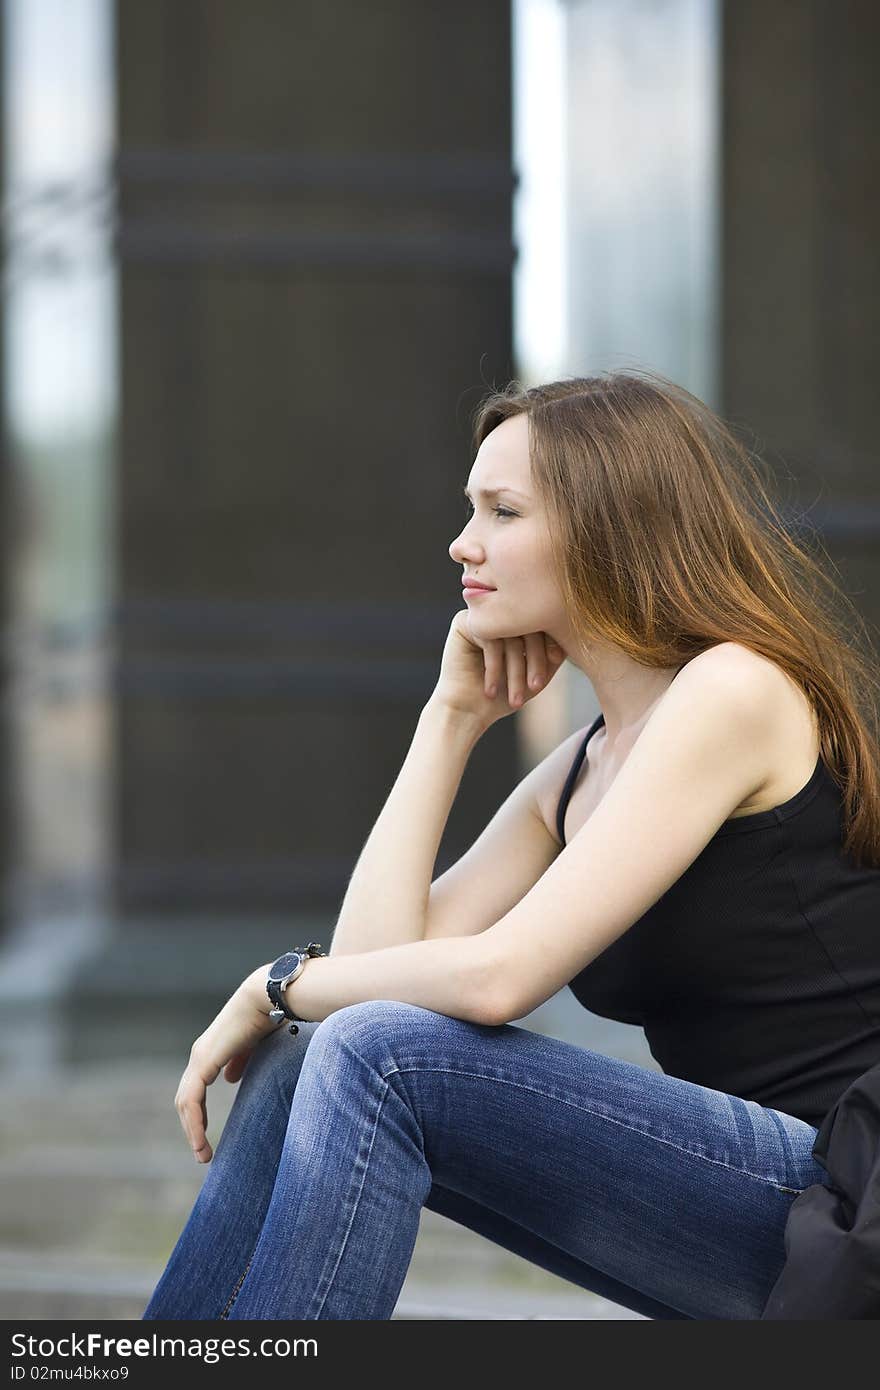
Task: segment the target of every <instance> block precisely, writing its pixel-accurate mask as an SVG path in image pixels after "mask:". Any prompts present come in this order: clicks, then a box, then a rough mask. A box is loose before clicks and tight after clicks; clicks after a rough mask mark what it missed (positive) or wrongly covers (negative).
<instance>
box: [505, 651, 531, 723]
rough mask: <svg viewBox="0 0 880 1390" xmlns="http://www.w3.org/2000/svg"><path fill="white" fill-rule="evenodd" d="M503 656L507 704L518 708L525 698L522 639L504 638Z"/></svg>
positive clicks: (524, 656) (524, 652)
mask: <svg viewBox="0 0 880 1390" xmlns="http://www.w3.org/2000/svg"><path fill="white" fill-rule="evenodd" d="M504 656H505V662H506V666H507V703H508V704H509V705H513V706H515V707H517V708H518V707H519V706H520V705H521V704H522V703H523V701H524V700H525V698H526V649H525V643H524V641H523V638H522V637H508V638H506V639H505V642H504Z"/></svg>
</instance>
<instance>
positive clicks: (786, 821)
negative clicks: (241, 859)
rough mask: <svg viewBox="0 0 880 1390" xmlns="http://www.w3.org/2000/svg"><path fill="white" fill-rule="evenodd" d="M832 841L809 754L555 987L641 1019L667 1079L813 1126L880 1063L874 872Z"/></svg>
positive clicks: (835, 803)
mask: <svg viewBox="0 0 880 1390" xmlns="http://www.w3.org/2000/svg"><path fill="white" fill-rule="evenodd" d="M679 669H681V668H679ZM677 674H678V672H676V675H677ZM604 722H605V721H604V716H603V715H601V714H600V715H599V716H598V718H597V719H596V720H594V722H593V724H592V725H591V726H590V728H589V729H588V730H587V733H586V735H585V737H584V740H583V743H582V744H581V746H580V748H579V749H578V753H577V756H576V757H575V760H574V763H573V764H572V767H571V769H570V771H569V774H568V777H567V778H566V781H565V786H564V788H563V791H562V796H561V797H560V801H559V807H558V811H557V817H556V824H557V828H558V831H559V838H560V839H561V841H562V843H563V845H564V844H565V832H564V828H563V820H564V816H565V810H566V807H567V805H568V801H569V798H570V796H571V791H572V787H573V786H574V782H575V778H576V777H577V774H578V771H579V770H580V767H581V764H582V762H583V760H584V755H585V753H586V748H587V743H588V741H589V740H590V739H591V738H592V736H593V734H594V733H595V732H596V730H597V729H598V728H599V727H600V725H601V724H603V723H604ZM842 842H843V820H842V793H841V792H840V790H839V788H838V786H837V784H836V782H835V781H834V779H833V778H832V776H831V773H830V771H829V770H828V768H827V767H826V766H825V763H824V762H823V760H822V758H821V756H820V757H819V759H818V761H817V763H816V767H815V769H814V770H813V774H812V776H811V777H810V780H809V781H808V782H807V783H806V785H805V786H803V787H801V789H800V791H798V792H795V794H794V796H792V797H790V798H789V799H788V801H784V802H783V803H782V804H781V805H780V806H774V807H773V809H772V810H769V811H757V812H755V813H753V814H750V815H745V816H735V817H733V818H731V819H729V820H726V821H725V822H724V823H723V825H721V826H720V828H719V829H718V830H717V831H716V833H715V834H714V835H713V837H712V839H711V840H710V841H709V843H708V844H707V845H706V846H705V847H704V848H703V850H702V851H701V852H700V854H699V855H698V856H697V858H696V859H695V860H694V861H693V863H692V864H690V865H689V866H688V868H687V869H686V870H685V871H684V873H683V874H682V875H681V876H680V877H679V878H678V879H677V880H676V882H675V883H674V884H673V885H672V887H671V888H669V889H667V891H666V892H665V893H664V894H663V896H662V897H661V898H659V899H658V901H657V902H656V903H654V904H653V906H652V907H650V908H649V909H648V911H647V912H646V913H645V914H644V915H643V916H642V917H640V918H639V920H638V921H637V922H635V923H634V924H633V925H632V926H631V927H630V928H629V929H628V930H627V931H625V932H624V934H623V935H622V936H620V937H618V938H617V940H616V941H613V942H612V943H611V945H610V946H608V947H606V949H605V950H604V951H602V953H601V954H600V955H598V956H597V957H596V959H595V960H593V961H591V962H590V964H589V965H588V966H587V967H586V968H585V969H584V970H582V971H581V972H580V973H579V974H578V975H576V976H575V977H574V979H573V980H571V981H570V982H569V988H570V989H571V991H572V993H573V994H574V995H575V997H576V998H577V999H578V1000H579V1001H580V1003H581V1004H583V1006H584V1007H585V1008H586V1009H589V1010H590V1011H591V1012H592V1013H595V1014H599V1015H601V1016H602V1017H604V1018H612V1019H617V1020H618V1021H619V1022H621V1023H634V1024H639V1025H641V1026H642V1027H643V1028H644V1030H645V1037H646V1039H647V1042H648V1046H649V1048H650V1050H651V1055H652V1056H653V1057H654V1059H655V1061H656V1062H658V1063H659V1065H660V1066H661V1067H662V1068H663V1070H664V1071H665V1072H666V1073H667V1074H668V1075H670V1076H679V1077H681V1078H683V1079H684V1080H686V1081H694V1082H696V1083H698V1084H699V1085H701V1086H709V1087H712V1088H713V1089H715V1090H719V1091H726V1092H727V1093H728V1094H730V1095H736V1096H740V1097H742V1099H744V1100H755V1101H758V1102H759V1103H760V1104H761V1105H766V1106H770V1107H771V1108H772V1109H775V1110H782V1111H785V1112H786V1113H788V1114H790V1115H795V1116H797V1117H798V1118H799V1119H802V1120H806V1122H807V1123H808V1124H811V1125H815V1126H816V1127H817V1128H818V1126H819V1125H820V1124H821V1122H822V1119H823V1118H824V1116H825V1114H826V1112H827V1111H828V1110H829V1109H830V1108H831V1106H832V1105H833V1104H834V1102H835V1101H836V1100H837V1099H838V1098H839V1097H840V1095H841V1094H842V1092H843V1091H844V1090H845V1089H846V1087H847V1086H848V1085H849V1083H850V1082H851V1081H853V1080H854V1079H855V1078H856V1077H857V1076H859V1075H861V1073H862V1072H864V1071H866V1070H867V1069H868V1068H869V1067H870V1066H873V1065H874V1064H875V1063H876V1062H878V1061H880V869H871V868H857V867H856V866H855V865H854V864H853V863H851V862H850V860H849V859H844V858H843V856H842V854H841V845H842ZM637 853H638V845H634V846H633V854H637Z"/></svg>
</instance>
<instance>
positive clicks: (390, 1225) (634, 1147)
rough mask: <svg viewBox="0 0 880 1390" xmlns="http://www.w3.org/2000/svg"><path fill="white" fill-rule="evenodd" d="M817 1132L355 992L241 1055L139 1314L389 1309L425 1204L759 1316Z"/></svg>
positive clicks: (602, 1061) (613, 1282)
mask: <svg viewBox="0 0 880 1390" xmlns="http://www.w3.org/2000/svg"><path fill="white" fill-rule="evenodd" d="M209 1098H210V1093H209ZM816 1133H817V1131H816V1129H815V1128H814V1127H813V1126H812V1125H809V1124H806V1123H804V1121H802V1120H798V1119H795V1118H794V1117H793V1116H791V1115H786V1114H783V1113H781V1112H780V1111H778V1110H771V1109H768V1108H766V1107H764V1106H762V1105H759V1104H758V1103H757V1102H755V1101H746V1100H741V1099H740V1098H739V1097H737V1096H730V1095H726V1094H725V1093H724V1092H722V1091H715V1090H711V1089H709V1088H707V1087H704V1086H698V1085H695V1084H693V1083H692V1082H689V1081H682V1080H680V1079H679V1078H677V1077H674V1076H667V1075H665V1074H664V1073H662V1072H655V1071H652V1070H651V1069H649V1068H646V1067H640V1066H637V1065H635V1064H634V1063H632V1062H624V1061H621V1060H620V1059H618V1058H614V1057H605V1056H603V1055H602V1054H600V1053H597V1052H593V1051H590V1050H588V1049H586V1048H582V1047H576V1046H574V1045H573V1044H571V1043H567V1042H561V1041H559V1040H558V1039H556V1038H551V1037H547V1036H545V1035H544V1034H541V1033H536V1032H532V1031H530V1030H529V1029H526V1028H520V1027H516V1026H514V1025H512V1024H503V1025H500V1026H491V1025H483V1024H477V1023H468V1022H465V1021H464V1020H462V1019H456V1018H449V1017H447V1016H446V1015H445V1014H440V1013H435V1012H434V1011H433V1010H431V1009H424V1008H420V1007H417V1006H416V1005H414V1004H403V1003H398V1002H396V1001H393V1000H381V999H380V1000H371V1001H369V1002H367V1003H361V1004H352V1005H349V1006H348V1007H346V1008H342V1009H338V1010H337V1011H336V1012H335V1013H332V1014H330V1015H328V1017H327V1018H326V1019H324V1020H323V1021H322V1022H321V1023H302V1024H300V1031H299V1034H298V1035H297V1036H296V1037H292V1036H291V1034H290V1033H289V1032H288V1030H287V1027H286V1025H285V1026H284V1027H282V1028H281V1029H280V1030H278V1031H276V1032H275V1033H273V1034H271V1035H270V1036H269V1037H267V1038H265V1039H264V1040H263V1041H262V1042H261V1043H260V1044H259V1045H258V1047H257V1048H256V1050H255V1051H254V1052H253V1053H252V1055H251V1057H250V1059H249V1060H248V1063H247V1066H246V1068H245V1071H244V1074H243V1076H242V1079H241V1081H240V1082H239V1089H238V1092H237V1094H236V1097H235V1101H234V1104H233V1106H232V1109H231V1111H230V1113H229V1117H228V1119H227V1121H226V1125H225V1127H224V1129H223V1132H222V1134H221V1135H220V1138H219V1140H218V1142H217V1144H216V1146H215V1152H214V1157H213V1159H212V1161H211V1163H210V1165H209V1167H208V1169H207V1172H206V1175H205V1179H204V1182H203V1184H202V1188H201V1190H200V1192H199V1196H198V1198H197V1200H196V1202H195V1204H194V1206H193V1209H192V1212H191V1213H190V1216H189V1218H188V1220H187V1223H186V1226H185V1227H184V1230H183V1232H182V1234H181V1235H180V1238H179V1239H178V1241H177V1244H176V1246H175V1247H174V1250H173V1252H172V1254H171V1257H170V1259H169V1261H168V1264H167V1266H166V1268H165V1270H164V1272H163V1274H162V1276H161V1278H160V1280H159V1283H158V1285H157V1286H156V1289H155V1290H154V1292H153V1295H152V1297H151V1299H150V1302H149V1304H148V1306H147V1308H146V1311H145V1312H144V1314H143V1317H144V1318H145V1319H146V1318H159V1319H161V1318H181V1319H189V1318H227V1319H237V1318H267V1319H268V1318H278V1319H310V1318H316V1319H317V1318H331V1319H388V1318H390V1317H391V1314H392V1311H393V1310H394V1307H395V1304H396V1302H397V1299H398V1296H399V1294H400V1289H401V1286H402V1284H403V1281H404V1278H405V1276H406V1272H407V1268H408V1266H409V1263H410V1260H411V1258H412V1252H413V1247H414V1245H415V1241H416V1236H417V1234H418V1227H419V1214H420V1211H421V1208H422V1207H428V1208H429V1209H430V1210H431V1211H435V1212H440V1213H441V1214H442V1215H443V1216H447V1217H449V1218H451V1219H452V1220H453V1221H456V1222H458V1223H459V1224H460V1225H462V1226H467V1227H469V1228H470V1229H471V1230H472V1231H476V1232H478V1233H479V1234H480V1235H482V1236H485V1237H487V1238H488V1239H489V1240H491V1241H494V1242H495V1243H496V1244H498V1245H501V1246H504V1247H505V1248H506V1249H507V1250H512V1251H514V1252H515V1253H516V1254H518V1255H520V1256H522V1257H523V1258H524V1259H526V1260H529V1261H531V1262H532V1263H533V1264H536V1265H540V1266H542V1267H543V1268H544V1269H547V1270H550V1271H551V1272H552V1273H553V1274H556V1275H559V1276H561V1277H562V1278H563V1279H567V1280H569V1281H570V1282H571V1283H572V1284H577V1285H579V1286H580V1287H581V1288H584V1289H590V1290H592V1291H593V1292H595V1293H597V1294H600V1295H602V1296H603V1297H604V1298H608V1299H611V1300H612V1301H613V1302H615V1303H618V1304H622V1305H623V1306H624V1307H627V1308H630V1309H632V1310H634V1311H635V1312H637V1313H641V1314H643V1315H644V1316H646V1317H648V1318H708V1319H719V1318H722V1319H730V1318H758V1317H760V1314H761V1311H762V1308H763V1306H764V1303H765V1301H766V1299H767V1297H768V1295H769V1293H770V1290H771V1288H772V1286H773V1284H774V1282H775V1280H776V1277H777V1275H778V1274H779V1272H780V1270H781V1268H782V1265H783V1263H784V1259H785V1247H784V1239H783V1232H784V1228H785V1222H786V1218H787V1216H788V1210H789V1206H790V1204H791V1203H792V1201H793V1200H794V1198H795V1196H796V1195H797V1193H798V1192H800V1191H802V1190H803V1189H804V1188H805V1187H808V1186H810V1185H811V1184H812V1183H815V1182H823V1181H827V1176H826V1174H825V1172H824V1170H823V1169H822V1168H821V1167H820V1166H819V1164H818V1163H817V1162H816V1161H815V1159H814V1158H813V1157H812V1156H811V1153H810V1150H811V1148H812V1145H813V1142H814V1140H815V1137H816Z"/></svg>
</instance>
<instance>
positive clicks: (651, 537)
mask: <svg viewBox="0 0 880 1390" xmlns="http://www.w3.org/2000/svg"><path fill="white" fill-rule="evenodd" d="M518 414H526V415H527V416H528V436H529V455H530V461H531V472H532V483H533V486H534V488H535V490H536V493H537V495H538V498H539V500H540V501H541V502H542V504H543V506H544V508H545V511H546V514H547V518H548V523H549V526H550V529H551V532H552V536H553V565H554V569H555V575H556V580H557V583H558V585H559V588H560V592H561V593H562V595H563V599H564V603H565V607H566V611H567V613H568V616H569V618H570V621H571V623H572V626H573V628H574V631H575V634H576V636H577V637H578V639H579V640H580V641H581V642H582V643H583V644H584V646H585V647H587V648H588V647H589V645H590V644H591V643H592V642H594V641H596V640H601V641H606V642H609V643H613V644H614V645H616V646H617V647H619V648H621V649H622V650H623V651H625V652H626V653H627V655H628V656H630V657H632V658H633V660H635V661H638V662H639V663H641V664H642V665H645V666H652V667H672V666H679V665H681V664H682V663H683V662H685V661H688V660H689V659H690V658H691V657H693V656H696V655H698V654H699V653H700V652H701V651H705V650H706V648H708V647H711V646H714V645H716V644H717V643H719V642H738V643H740V644H742V645H743V646H746V647H749V648H751V649H752V650H753V651H755V652H758V653H759V654H760V655H762V656H764V657H767V658H769V660H771V661H774V662H776V664H777V665H778V666H779V667H781V668H782V670H784V671H786V672H787V673H788V675H789V676H790V677H791V678H792V679H793V680H794V681H795V682H796V683H797V684H798V685H799V686H800V688H801V689H802V690H803V692H804V694H805V696H806V697H807V699H808V700H809V702H810V704H811V706H812V707H813V709H814V711H815V713H816V718H817V723H818V727H819V733H820V749H821V755H822V758H823V761H824V762H825V764H826V766H827V767H828V769H829V771H830V772H831V774H832V777H833V778H834V780H835V782H836V783H837V785H838V788H839V789H840V790H841V791H842V792H843V815H844V843H843V847H842V852H843V853H844V854H848V855H851V856H852V857H853V858H854V860H855V862H856V863H857V864H858V865H859V866H861V867H865V866H868V867H871V868H878V867H880V777H878V768H880V744H878V737H877V729H878V718H877V709H878V705H877V686H876V676H875V671H876V667H877V656H876V652H875V651H874V648H873V644H872V642H871V639H870V638H869V637H868V634H867V630H866V627H865V624H864V622H863V620H862V619H861V617H860V616H859V614H858V612H857V610H856V609H855V607H854V605H853V604H852V602H851V601H850V599H849V598H848V597H847V596H846V595H845V594H844V593H843V591H842V589H841V588H840V587H839V585H838V584H837V583H836V582H835V581H834V579H833V578H832V577H831V576H830V574H829V573H827V572H826V570H825V568H824V567H823V559H822V558H817V556H816V555H815V554H814V553H813V552H814V551H816V552H818V551H819V550H820V549H822V553H823V556H824V559H826V560H828V563H829V565H831V564H832V562H831V561H830V559H828V556H827V552H825V551H824V548H823V547H821V543H820V541H819V539H818V536H817V535H816V533H815V532H814V531H812V530H811V529H810V528H807V531H806V533H805V535H806V539H802V540H798V539H796V538H795V536H794V534H793V532H792V529H791V528H787V527H786V524H785V523H784V521H783V520H782V517H781V516H780V513H779V510H778V508H777V506H776V504H775V502H774V500H773V498H772V495H771V493H772V484H771V483H770V482H769V481H768V480H765V478H763V477H762V470H764V469H765V465H764V464H763V462H762V460H761V459H760V458H759V456H758V455H757V454H756V453H755V452H753V451H752V450H751V449H750V448H748V447H747V446H746V445H745V444H744V443H741V442H740V441H739V440H738V439H737V438H736V437H735V436H734V434H733V433H732V431H731V429H730V428H728V426H727V425H726V424H725V423H724V422H723V421H722V420H721V419H720V417H719V416H718V415H716V414H715V412H714V411H712V410H711V409H710V408H709V407H708V406H707V405H705V404H704V402H703V401H700V400H698V399H697V397H696V396H692V395H691V394H690V392H688V391H686V390H685V389H684V388H683V387H681V386H678V385H676V384H675V383H674V382H671V381H668V380H667V379H666V378H665V377H663V376H661V375H660V374H659V373H657V372H651V371H647V370H646V369H641V368H626V369H623V370H620V371H616V372H613V373H605V374H603V375H601V376H591V377H569V378H565V379H562V380H559V381H552V382H549V383H548V384H546V385H543V386H532V387H525V386H523V385H521V384H519V383H517V382H512V383H511V384H510V385H508V386H506V387H505V388H504V389H502V390H493V391H492V393H491V394H490V395H488V396H486V397H484V399H483V400H482V401H481V402H480V404H479V405H478V407H477V410H476V413H475V416H474V424H473V433H474V447H475V450H476V449H479V447H480V445H481V444H482V442H483V440H484V439H485V438H486V436H487V435H488V434H489V433H490V431H492V430H493V429H495V427H496V426H497V425H499V424H501V422H502V421H503V420H506V419H508V418H509V417H510V416H512V415H518ZM768 478H769V474H768ZM860 644H863V645H864V651H860V649H859V648H860Z"/></svg>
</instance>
